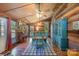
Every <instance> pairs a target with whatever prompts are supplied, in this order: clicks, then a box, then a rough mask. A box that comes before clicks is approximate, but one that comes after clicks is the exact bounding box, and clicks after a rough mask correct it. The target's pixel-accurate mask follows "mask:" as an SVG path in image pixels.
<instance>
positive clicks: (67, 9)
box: [56, 4, 78, 18]
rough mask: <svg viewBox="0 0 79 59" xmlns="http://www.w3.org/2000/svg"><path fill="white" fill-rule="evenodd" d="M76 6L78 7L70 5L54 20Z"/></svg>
mask: <svg viewBox="0 0 79 59" xmlns="http://www.w3.org/2000/svg"><path fill="white" fill-rule="evenodd" d="M77 6H78V4H75V5H72V6H70V7H68V8H66V9H65V10H64V11H62V12H61V13H60V14H59V15H58V16H57V17H56V18H59V17H61V16H62V15H63V14H65V13H67V12H68V11H70V10H72V9H73V8H75V7H77Z"/></svg>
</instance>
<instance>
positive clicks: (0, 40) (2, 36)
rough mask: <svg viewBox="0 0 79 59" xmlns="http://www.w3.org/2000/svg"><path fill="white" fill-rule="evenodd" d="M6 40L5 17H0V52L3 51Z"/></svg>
mask: <svg viewBox="0 0 79 59" xmlns="http://www.w3.org/2000/svg"><path fill="white" fill-rule="evenodd" d="M6 41H7V19H6V18H2V17H0V53H1V52H3V51H5V48H6Z"/></svg>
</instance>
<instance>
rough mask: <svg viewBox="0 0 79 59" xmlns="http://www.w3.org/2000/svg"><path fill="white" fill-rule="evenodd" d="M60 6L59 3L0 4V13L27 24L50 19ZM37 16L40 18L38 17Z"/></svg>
mask: <svg viewBox="0 0 79 59" xmlns="http://www.w3.org/2000/svg"><path fill="white" fill-rule="evenodd" d="M61 5H62V4H61V3H60V4H57V3H40V4H34V3H0V13H4V14H7V15H9V16H11V17H13V18H16V19H17V20H24V21H26V22H27V23H34V22H37V21H40V20H43V19H47V18H50V17H51V16H52V14H53V13H54V12H55V11H57V9H58V8H59V7H60V6H61ZM39 7H40V8H39ZM39 9H40V12H39ZM39 14H40V17H38V16H39Z"/></svg>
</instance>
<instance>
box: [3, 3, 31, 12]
mask: <svg viewBox="0 0 79 59" xmlns="http://www.w3.org/2000/svg"><path fill="white" fill-rule="evenodd" d="M29 5H32V4H26V5H22V6H20V7H16V8H12V9H9V10H5V11H2V12H9V11H12V10H15V9H19V8H23V7H26V6H29Z"/></svg>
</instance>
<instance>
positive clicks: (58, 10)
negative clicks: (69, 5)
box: [54, 3, 66, 16]
mask: <svg viewBox="0 0 79 59" xmlns="http://www.w3.org/2000/svg"><path fill="white" fill-rule="evenodd" d="M65 5H66V4H65V3H63V4H62V5H61V6H60V7H59V8H58V9H57V11H56V12H55V14H54V15H55V16H56V15H57V14H58V13H59V12H60V10H61V9H62V8H63V7H64V6H65Z"/></svg>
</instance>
